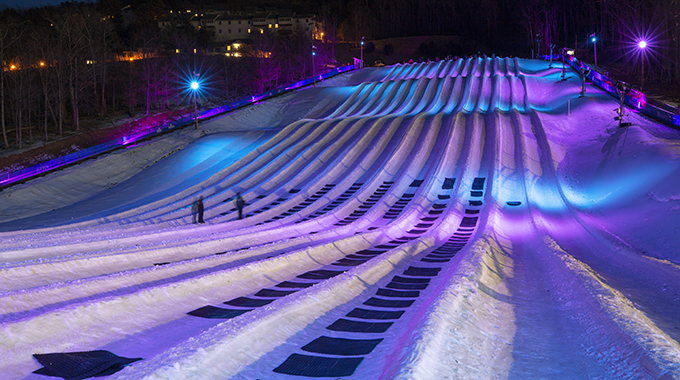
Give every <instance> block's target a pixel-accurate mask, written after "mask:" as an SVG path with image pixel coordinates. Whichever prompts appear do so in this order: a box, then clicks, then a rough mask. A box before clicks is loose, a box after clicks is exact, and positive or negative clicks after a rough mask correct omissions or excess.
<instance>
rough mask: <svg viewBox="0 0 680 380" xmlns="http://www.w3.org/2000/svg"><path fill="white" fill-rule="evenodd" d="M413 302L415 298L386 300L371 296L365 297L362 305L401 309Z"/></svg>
mask: <svg viewBox="0 0 680 380" xmlns="http://www.w3.org/2000/svg"><path fill="white" fill-rule="evenodd" d="M413 302H415V300H386V299H383V298H375V297H371V298H369V299H367V300H366V302H364V305H366V306H373V307H388V308H394V309H403V308H406V307H409V306H411V305H413Z"/></svg>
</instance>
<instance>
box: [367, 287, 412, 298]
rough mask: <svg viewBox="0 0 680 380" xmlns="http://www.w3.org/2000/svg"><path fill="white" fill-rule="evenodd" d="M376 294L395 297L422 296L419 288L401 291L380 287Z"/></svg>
mask: <svg viewBox="0 0 680 380" xmlns="http://www.w3.org/2000/svg"><path fill="white" fill-rule="evenodd" d="M375 294H377V295H379V296H383V297H395V298H416V297H419V296H420V292H419V291H417V290H413V291H399V290H392V289H383V288H380V289H378V291H377V292H376V293H375Z"/></svg>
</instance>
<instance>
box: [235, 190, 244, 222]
mask: <svg viewBox="0 0 680 380" xmlns="http://www.w3.org/2000/svg"><path fill="white" fill-rule="evenodd" d="M235 202H236V208H237V209H238V218H239V219H243V206H245V204H246V201H245V200H244V199H243V197H242V196H241V193H236V200H235Z"/></svg>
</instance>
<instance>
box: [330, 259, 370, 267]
mask: <svg viewBox="0 0 680 380" xmlns="http://www.w3.org/2000/svg"><path fill="white" fill-rule="evenodd" d="M366 261H368V258H364V259H360V260H352V259H348V258H344V259H340V260H338V261H336V262H334V263H333V265H337V266H341V267H355V266H358V265H361V264H363V263H365V262H366Z"/></svg>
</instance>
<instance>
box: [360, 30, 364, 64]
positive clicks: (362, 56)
mask: <svg viewBox="0 0 680 380" xmlns="http://www.w3.org/2000/svg"><path fill="white" fill-rule="evenodd" d="M359 68H360V69H363V68H364V37H361V66H359Z"/></svg>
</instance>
